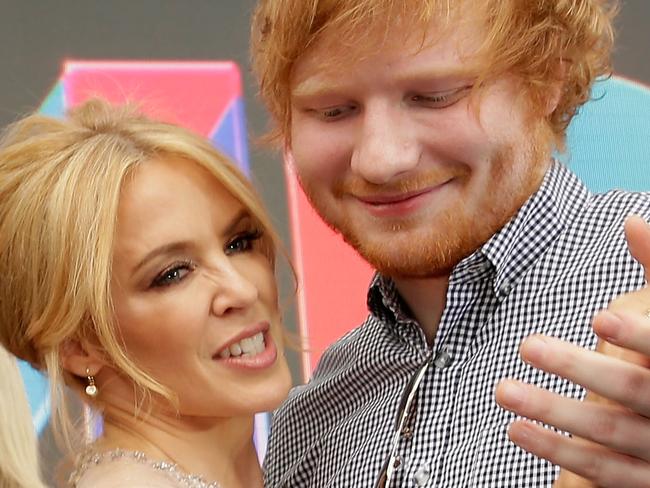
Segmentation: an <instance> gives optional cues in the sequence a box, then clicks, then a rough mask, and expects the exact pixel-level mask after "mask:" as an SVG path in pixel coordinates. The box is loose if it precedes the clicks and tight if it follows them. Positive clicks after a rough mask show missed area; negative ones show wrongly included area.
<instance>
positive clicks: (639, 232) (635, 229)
mask: <svg viewBox="0 0 650 488" xmlns="http://www.w3.org/2000/svg"><path fill="white" fill-rule="evenodd" d="M625 237H626V239H627V246H628V248H629V249H630V254H632V256H633V257H634V259H636V260H637V261H638V262H639V263H640V264H641V265H642V266H643V268H644V270H645V279H646V281H650V226H649V225H648V224H647V223H646V222H645V220H643V218H641V217H639V216H638V215H632V216H630V217H628V218H627V220H626V221H625Z"/></svg>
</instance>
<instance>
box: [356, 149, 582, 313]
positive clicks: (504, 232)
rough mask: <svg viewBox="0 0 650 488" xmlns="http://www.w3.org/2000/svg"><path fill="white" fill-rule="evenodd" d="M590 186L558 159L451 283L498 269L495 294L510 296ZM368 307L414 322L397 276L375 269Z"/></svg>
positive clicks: (573, 213)
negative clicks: (395, 280) (538, 185)
mask: <svg viewBox="0 0 650 488" xmlns="http://www.w3.org/2000/svg"><path fill="white" fill-rule="evenodd" d="M590 195H591V194H590V192H589V190H587V188H586V187H585V185H584V184H583V183H582V182H581V181H580V180H579V179H578V177H577V176H576V175H574V174H573V173H572V172H571V171H570V170H569V169H568V168H567V167H566V166H564V165H563V164H562V163H560V162H558V161H555V160H554V161H553V163H552V164H551V167H550V168H549V169H548V171H547V172H546V175H545V176H544V179H543V181H542V184H541V186H540V187H539V189H538V190H537V191H536V192H535V193H534V194H533V195H531V196H530V198H529V199H528V200H527V201H526V202H525V203H524V205H523V206H522V207H521V208H520V209H519V211H518V212H517V213H516V214H515V215H514V216H513V218H512V219H510V221H509V222H508V223H507V224H506V225H505V226H504V227H502V228H501V229H500V230H499V231H498V232H497V233H496V234H494V235H493V236H492V237H491V238H490V239H489V240H488V241H487V242H486V243H485V244H483V246H481V247H480V248H479V249H477V250H476V251H475V252H474V253H472V254H471V255H470V256H468V257H466V258H465V259H463V260H462V261H461V262H460V263H458V264H457V265H456V267H455V268H454V270H453V272H452V274H451V276H450V278H449V282H450V284H451V283H453V282H460V281H473V280H476V279H478V278H482V277H484V276H485V274H486V273H493V274H494V276H495V278H494V281H493V286H494V292H495V294H496V295H497V296H498V297H499V298H500V299H503V298H505V297H506V296H507V295H508V294H509V293H510V291H511V290H512V289H513V288H514V286H515V285H516V283H517V281H518V279H519V278H520V277H521V276H522V275H523V274H524V272H525V271H526V270H527V269H528V268H529V267H530V266H531V265H532V264H533V263H534V262H535V261H537V259H539V257H540V256H541V255H542V254H544V252H546V250H547V249H548V246H549V245H550V244H551V243H552V242H553V241H554V240H555V239H556V238H557V236H558V235H559V234H560V233H561V232H562V230H563V229H564V228H565V227H566V226H567V225H568V224H570V222H572V221H573V220H574V219H575V218H576V216H577V215H578V214H579V213H580V212H581V210H582V209H583V208H584V205H586V203H587V201H588V200H589V197H590ZM367 303H368V309H369V310H370V312H371V313H372V314H374V315H376V316H377V317H378V318H380V319H382V320H384V321H386V320H390V321H397V322H403V321H409V320H412V319H411V318H410V317H409V314H408V312H407V311H406V309H405V306H404V303H403V300H402V299H401V297H400V296H399V293H398V291H397V288H396V286H395V283H394V282H393V280H392V279H390V278H388V277H386V276H383V275H382V274H381V273H375V276H374V277H373V280H372V282H371V284H370V289H369V290H368V297H367Z"/></svg>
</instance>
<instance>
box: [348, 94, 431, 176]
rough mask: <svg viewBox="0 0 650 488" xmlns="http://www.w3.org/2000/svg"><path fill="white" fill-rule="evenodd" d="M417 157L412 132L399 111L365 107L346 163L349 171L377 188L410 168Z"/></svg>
mask: <svg viewBox="0 0 650 488" xmlns="http://www.w3.org/2000/svg"><path fill="white" fill-rule="evenodd" d="M420 156H421V148H420V145H419V143H418V142H417V138H416V135H415V131H414V130H412V128H411V127H410V124H409V122H408V120H407V115H405V114H403V113H402V110H400V108H398V107H396V108H394V109H391V107H389V106H387V105H379V104H377V105H376V106H368V107H366V110H365V112H364V114H363V118H362V125H361V127H360V129H359V133H358V135H357V138H356V141H355V147H354V152H353V154H352V160H351V162H350V164H351V167H352V171H353V172H355V173H356V174H357V175H359V176H360V177H362V178H363V179H365V180H366V181H368V182H370V183H374V184H377V185H380V184H384V183H387V182H389V181H391V180H392V179H393V178H395V177H398V176H400V175H401V174H403V173H408V172H409V171H411V170H412V169H414V168H415V167H416V166H417V165H418V163H419V161H420Z"/></svg>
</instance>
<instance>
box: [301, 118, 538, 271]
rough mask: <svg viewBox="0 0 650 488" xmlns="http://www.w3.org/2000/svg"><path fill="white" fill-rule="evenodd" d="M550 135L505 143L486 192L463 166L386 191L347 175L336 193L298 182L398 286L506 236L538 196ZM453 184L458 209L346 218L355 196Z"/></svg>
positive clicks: (448, 206) (528, 134) (533, 131)
mask: <svg viewBox="0 0 650 488" xmlns="http://www.w3.org/2000/svg"><path fill="white" fill-rule="evenodd" d="M549 132H550V131H549V128H548V126H547V125H546V123H545V122H542V121H539V122H537V123H535V124H532V123H531V124H530V125H529V128H528V130H523V131H522V133H521V138H520V141H518V142H517V143H512V142H511V143H504V144H503V145H502V147H501V148H500V149H498V150H496V151H495V152H494V153H493V156H492V160H491V161H484V162H482V164H487V165H489V167H490V168H489V175H488V177H487V181H486V182H484V183H483V184H482V186H481V187H480V188H474V186H476V185H472V183H473V179H472V176H473V171H472V169H471V168H470V167H469V166H468V165H465V164H462V163H455V164H454V165H450V166H449V167H447V168H446V169H436V170H429V171H428V172H427V171H423V172H421V173H420V174H418V175H416V176H413V177H410V178H405V179H402V180H400V181H399V182H392V183H389V184H386V185H374V184H370V183H368V182H366V181H364V180H362V179H360V178H359V177H356V176H354V175H346V176H345V177H344V178H342V179H339V180H338V181H335V182H334V184H333V187H332V188H322V187H321V186H319V184H318V182H314V181H308V180H307V179H306V178H303V177H302V176H301V174H300V172H298V171H297V174H298V179H299V181H300V184H301V186H302V188H303V190H304V192H305V194H306V196H307V198H308V199H309V201H310V202H311V204H312V206H313V207H314V209H315V210H316V211H317V212H318V214H319V215H320V216H321V218H322V219H323V220H324V221H325V223H326V224H327V225H328V226H329V227H331V228H332V229H333V230H334V231H335V232H337V233H340V234H341V236H342V237H343V239H344V240H345V242H347V243H348V244H349V245H350V246H352V247H353V248H354V249H355V250H356V251H357V252H358V253H359V254H360V255H361V257H363V259H365V260H366V261H367V262H368V263H370V264H371V265H372V266H373V267H374V268H375V269H376V270H377V271H379V272H380V273H382V274H384V275H386V276H390V277H393V278H436V277H443V276H448V275H449V274H450V272H451V270H452V269H453V268H454V266H456V265H457V264H458V263H459V262H460V261H461V260H462V259H463V258H465V257H467V256H469V255H470V254H472V253H473V252H474V251H475V250H477V249H478V248H479V247H480V246H482V245H483V244H484V243H485V242H486V241H487V240H488V239H489V238H490V237H491V236H492V235H494V234H495V233H496V232H497V231H498V230H499V229H501V228H502V227H503V226H504V225H505V224H506V223H507V222H508V221H509V220H510V219H511V218H512V217H513V216H514V214H515V213H516V212H517V211H518V210H519V208H520V207H521V206H522V205H523V204H524V202H525V201H526V200H527V199H528V198H529V197H530V196H531V195H532V194H533V193H534V192H535V191H536V190H537V189H538V187H539V185H540V183H541V180H542V178H543V176H544V173H545V171H546V169H547V167H548V165H547V161H548V160H549V157H550V154H549V137H550V136H549ZM445 176H454V177H455V178H456V181H455V183H454V184H456V185H457V186H458V191H457V192H456V193H455V195H454V198H453V201H451V202H450V201H447V202H444V208H441V209H434V210H433V211H427V212H424V213H418V212H416V213H415V214H414V215H413V216H409V217H407V218H400V219H396V218H390V219H389V218H379V217H375V216H373V215H369V214H368V213H367V212H366V213H365V214H364V215H362V216H359V215H357V212H355V215H351V214H350V213H348V212H347V211H346V206H347V205H346V203H345V200H346V199H349V198H352V197H351V195H359V194H364V195H368V194H373V193H381V192H383V193H395V191H396V190H398V191H402V192H406V191H410V190H414V189H419V188H424V187H427V185H430V184H431V183H433V182H436V181H444V180H445ZM479 183H480V182H479ZM324 192H326V193H328V194H327V195H323V193H324ZM471 192H478V193H479V194H478V195H473V196H472V195H471ZM332 197H333V198H332ZM467 202H469V203H467Z"/></svg>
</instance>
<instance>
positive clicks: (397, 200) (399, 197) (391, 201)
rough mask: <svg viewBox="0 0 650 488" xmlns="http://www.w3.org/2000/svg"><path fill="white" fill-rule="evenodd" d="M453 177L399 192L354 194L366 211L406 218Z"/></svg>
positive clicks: (378, 215)
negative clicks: (423, 186)
mask: <svg viewBox="0 0 650 488" xmlns="http://www.w3.org/2000/svg"><path fill="white" fill-rule="evenodd" d="M452 181H453V178H450V179H448V180H445V181H443V182H442V183H439V184H435V185H429V186H427V187H425V188H418V189H417V190H411V191H406V192H399V193H376V194H372V195H354V198H355V199H356V200H357V201H358V202H360V203H361V204H362V205H363V206H364V207H365V208H366V209H367V211H368V212H369V213H370V214H372V215H374V216H375V217H379V218H406V217H409V216H412V215H413V214H414V213H415V212H417V211H418V210H420V209H421V208H423V207H424V206H426V205H427V202H428V201H429V200H430V197H431V196H432V195H435V194H436V193H438V191H439V190H441V189H443V188H444V187H445V186H447V184H449V183H450V182H452Z"/></svg>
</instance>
